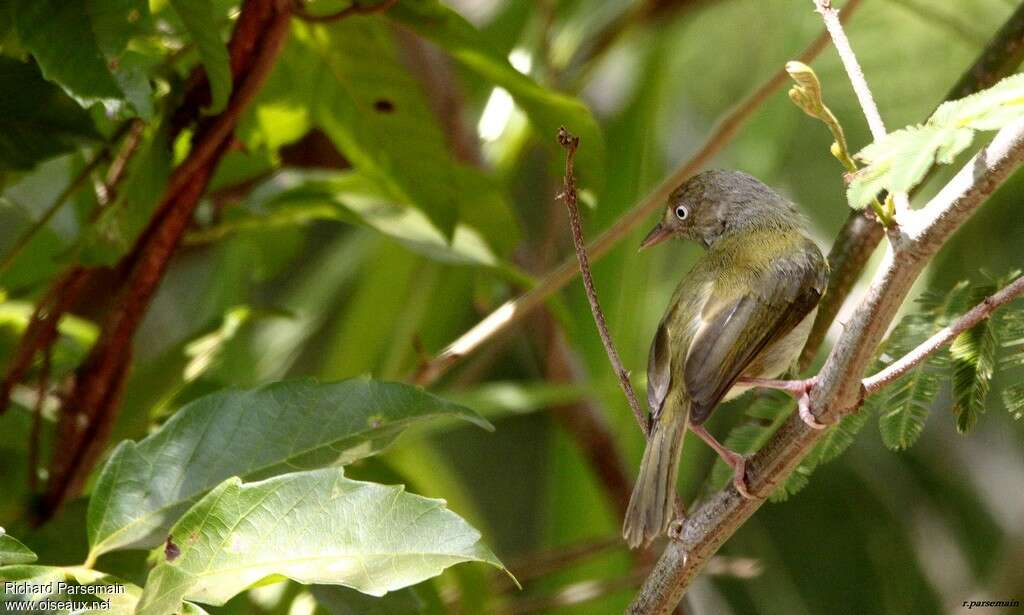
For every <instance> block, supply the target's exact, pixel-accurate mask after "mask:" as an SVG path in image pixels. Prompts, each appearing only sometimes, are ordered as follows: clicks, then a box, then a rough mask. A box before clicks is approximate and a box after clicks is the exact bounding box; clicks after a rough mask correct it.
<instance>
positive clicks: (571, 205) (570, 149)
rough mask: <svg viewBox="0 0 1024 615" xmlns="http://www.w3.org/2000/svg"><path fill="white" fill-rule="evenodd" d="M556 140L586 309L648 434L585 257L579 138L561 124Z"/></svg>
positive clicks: (643, 428) (563, 197)
mask: <svg viewBox="0 0 1024 615" xmlns="http://www.w3.org/2000/svg"><path fill="white" fill-rule="evenodd" d="M558 143H559V144H560V145H561V146H562V147H564V148H565V183H564V184H563V187H562V194H561V198H562V201H564V202H565V206H566V208H568V210H569V227H570V228H571V229H572V244H573V247H574V248H575V249H576V259H577V260H578V261H579V264H580V272H581V273H582V275H583V288H584V289H585V290H586V292H587V301H588V302H589V303H590V311H591V313H593V315H594V323H595V324H596V325H597V332H598V333H599V334H600V335H601V344H603V345H604V351H605V353H607V354H608V361H610V362H611V364H612V370H613V371H614V372H615V377H616V378H618V379H619V386H621V387H622V392H623V393H625V394H626V399H627V400H628V401H629V408H630V409H631V410H632V411H633V416H634V417H636V422H637V424H638V425H639V426H640V431H642V432H644V435H645V436H646V435H648V433H649V430H648V424H647V417H646V413H645V412H644V411H643V408H641V407H640V402H639V401H638V400H637V398H636V391H634V390H633V385H632V384H630V382H629V372H628V371H626V368H625V367H623V365H622V359H621V358H620V357H619V351H618V350H616V349H615V343H614V342H612V336H611V334H610V333H609V332H608V322H607V321H606V320H605V317H604V311H603V310H602V309H601V302H600V301H599V300H598V298H597V289H595V288H594V277H593V276H592V275H591V273H590V259H589V258H587V246H586V242H585V241H584V240H583V228H582V225H581V224H580V208H579V205H577V203H576V175H575V171H574V169H573V157H574V156H575V155H576V148H577V147H579V144H580V138H579V137H577V136H573V135H572V134H570V133H569V131H568V130H566V129H565V127H564V126H563V127H562V128H559V129H558Z"/></svg>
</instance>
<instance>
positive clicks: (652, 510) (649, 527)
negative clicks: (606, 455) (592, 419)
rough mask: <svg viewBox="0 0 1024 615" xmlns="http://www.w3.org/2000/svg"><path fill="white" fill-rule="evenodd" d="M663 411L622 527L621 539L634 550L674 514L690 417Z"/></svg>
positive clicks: (666, 523) (643, 543)
mask: <svg viewBox="0 0 1024 615" xmlns="http://www.w3.org/2000/svg"><path fill="white" fill-rule="evenodd" d="M664 410H666V411H667V412H663V413H662V415H661V416H660V417H658V420H657V421H655V422H654V429H653V430H652V432H651V437H650V439H648V441H647V448H646V449H645V450H644V458H643V461H641V462H640V474H639V475H638V476H637V478H636V485H635V486H634V487H633V495H632V497H630V499H629V507H628V508H627V509H626V519H625V521H624V522H623V524H622V537H623V538H625V539H626V542H627V543H628V544H629V546H630V547H632V548H634V549H635V548H637V547H639V546H641V545H645V544H647V543H649V542H650V541H651V540H653V539H654V538H656V537H657V536H658V535H659V534H661V533H662V532H664V531H665V529H666V528H667V527H668V524H669V523H670V522H671V521H672V515H673V512H674V504H675V495H676V476H677V475H678V474H679V452H680V451H681V450H682V448H683V436H684V435H685V434H686V426H687V423H688V422H689V414H690V413H689V412H678V411H676V410H675V409H674V408H668V407H666V408H664Z"/></svg>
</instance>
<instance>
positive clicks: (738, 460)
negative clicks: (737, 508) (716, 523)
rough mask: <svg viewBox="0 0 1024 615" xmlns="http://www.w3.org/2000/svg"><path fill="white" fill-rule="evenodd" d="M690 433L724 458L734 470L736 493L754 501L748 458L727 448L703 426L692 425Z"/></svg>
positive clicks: (733, 480) (733, 482) (733, 478)
mask: <svg viewBox="0 0 1024 615" xmlns="http://www.w3.org/2000/svg"><path fill="white" fill-rule="evenodd" d="M690 431H692V432H693V433H695V434H697V436H699V437H700V439H701V440H704V441H705V442H707V444H708V446H710V447H711V448H712V449H714V451H715V452H716V453H718V456H719V457H721V458H722V461H724V462H725V463H726V464H728V465H729V467H730V468H732V470H733V477H732V484H733V486H734V487H736V491H738V492H739V494H740V495H741V496H743V497H744V498H746V499H748V500H753V499H754V498H755V497H756V496H754V494H753V493H751V491H750V488H749V487H748V486H747V456H746V455H741V454H739V453H737V452H736V451H734V450H731V449H729V448H726V446H725V445H724V444H722V443H721V442H719V441H718V440H716V439H715V437H714V436H712V435H711V434H710V433H708V430H707V429H704V426H703V425H690Z"/></svg>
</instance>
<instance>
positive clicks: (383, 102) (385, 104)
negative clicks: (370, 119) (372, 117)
mask: <svg viewBox="0 0 1024 615" xmlns="http://www.w3.org/2000/svg"><path fill="white" fill-rule="evenodd" d="M373 108H374V109H376V110H377V111H379V112H380V113H394V111H395V103H393V102H391V101H390V100H388V99H386V98H378V99H377V100H376V101H375V102H374V103H373Z"/></svg>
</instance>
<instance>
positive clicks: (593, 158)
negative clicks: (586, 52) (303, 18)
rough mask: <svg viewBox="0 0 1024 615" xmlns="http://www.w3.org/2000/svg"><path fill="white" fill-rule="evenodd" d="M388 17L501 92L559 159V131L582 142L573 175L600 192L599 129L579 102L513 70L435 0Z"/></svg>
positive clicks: (411, 3) (402, 7) (407, 4)
mask: <svg viewBox="0 0 1024 615" xmlns="http://www.w3.org/2000/svg"><path fill="white" fill-rule="evenodd" d="M387 16H388V17H389V18H391V19H395V20H396V21H399V22H401V23H402V24H403V25H405V26H408V27H409V28H412V29H413V30H414V31H415V32H417V33H418V34H419V35H420V36H423V37H425V38H428V39H430V40H432V41H433V42H434V43H436V44H437V45H438V46H440V47H441V48H442V49H444V50H445V51H447V52H448V53H449V54H451V56H452V58H454V59H455V60H456V61H458V62H459V63H460V64H462V65H463V66H464V67H465V68H466V69H468V70H470V71H473V72H474V73H476V74H477V75H479V76H480V77H481V78H483V79H484V80H486V81H488V82H490V83H493V84H494V85H496V86H499V87H502V88H504V89H505V90H507V91H508V93H509V94H511V95H512V98H513V100H515V102H516V104H517V105H518V106H519V107H521V108H522V110H523V112H524V113H525V114H526V116H527V117H528V118H529V120H530V123H531V124H532V125H533V128H534V131H535V132H536V133H537V136H538V138H539V139H540V140H541V142H543V143H546V144H548V145H549V147H551V148H552V149H553V150H554V151H557V152H558V154H559V156H560V155H561V149H559V146H558V144H557V142H556V140H555V135H556V134H557V132H558V128H559V126H565V127H566V128H568V129H569V131H570V132H571V133H573V134H574V135H576V136H578V137H580V149H579V153H578V154H577V156H576V172H577V175H579V177H580V182H581V185H582V186H583V187H587V188H590V189H591V190H593V191H600V190H601V188H602V186H603V183H604V164H605V159H604V157H605V151H604V140H603V138H602V136H601V130H600V127H599V126H598V124H597V121H596V120H595V119H594V117H593V115H592V114H591V113H590V110H589V109H588V108H587V106H586V105H584V104H583V103H582V102H580V101H579V100H578V99H576V98H573V97H570V96H566V95H564V94H561V93H558V92H554V91H552V90H548V89H545V88H544V87H541V86H540V85H538V84H537V82H535V81H534V80H533V79H531V78H530V77H528V76H527V75H524V74H522V73H520V72H519V71H517V70H516V69H515V68H514V67H513V66H512V64H510V63H509V61H508V58H506V57H504V55H503V54H502V53H501V52H500V51H498V50H497V49H496V48H495V47H494V46H493V45H492V43H491V41H490V40H489V39H488V37H487V36H486V35H485V34H483V33H482V32H480V31H479V30H477V29H476V28H474V27H473V25H472V24H471V23H469V22H468V21H466V19H465V18H464V17H462V16H461V15H459V14H458V13H456V12H455V11H454V10H452V9H450V8H448V7H447V6H445V5H444V4H442V3H441V2H438V1H437V0H401V1H400V2H399V3H398V4H397V5H395V6H394V7H392V8H391V9H390V10H389V11H388V12H387Z"/></svg>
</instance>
